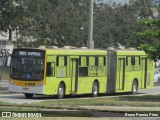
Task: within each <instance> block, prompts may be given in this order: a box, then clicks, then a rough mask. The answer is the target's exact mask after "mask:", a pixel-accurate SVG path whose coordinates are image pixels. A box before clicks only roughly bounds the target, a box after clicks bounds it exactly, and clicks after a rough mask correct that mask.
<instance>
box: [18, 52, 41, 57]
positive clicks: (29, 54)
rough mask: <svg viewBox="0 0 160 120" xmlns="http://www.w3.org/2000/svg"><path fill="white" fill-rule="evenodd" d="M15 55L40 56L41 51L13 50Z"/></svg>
mask: <svg viewBox="0 0 160 120" xmlns="http://www.w3.org/2000/svg"><path fill="white" fill-rule="evenodd" d="M15 55H16V56H32V57H42V56H43V55H42V53H41V52H31V51H15Z"/></svg>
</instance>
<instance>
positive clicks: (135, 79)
mask: <svg viewBox="0 0 160 120" xmlns="http://www.w3.org/2000/svg"><path fill="white" fill-rule="evenodd" d="M134 81H136V82H137V88H138V89H139V79H138V78H134V79H133V81H132V83H133V82H134Z"/></svg>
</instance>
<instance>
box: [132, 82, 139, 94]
mask: <svg viewBox="0 0 160 120" xmlns="http://www.w3.org/2000/svg"><path fill="white" fill-rule="evenodd" d="M137 90H138V83H137V81H135V80H134V81H133V83H132V94H136V93H137Z"/></svg>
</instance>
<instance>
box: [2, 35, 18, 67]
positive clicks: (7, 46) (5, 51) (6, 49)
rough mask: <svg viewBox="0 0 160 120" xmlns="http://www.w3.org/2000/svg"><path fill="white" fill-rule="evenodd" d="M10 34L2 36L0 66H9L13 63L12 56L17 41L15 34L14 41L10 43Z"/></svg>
mask: <svg viewBox="0 0 160 120" xmlns="http://www.w3.org/2000/svg"><path fill="white" fill-rule="evenodd" d="M8 38H9V34H8V33H3V34H0V66H9V65H10V61H11V54H12V51H13V48H14V44H13V41H16V35H15V33H13V34H12V40H13V41H9V40H8Z"/></svg>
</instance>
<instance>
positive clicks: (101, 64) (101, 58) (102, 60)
mask: <svg viewBox="0 0 160 120" xmlns="http://www.w3.org/2000/svg"><path fill="white" fill-rule="evenodd" d="M98 66H104V57H99V61H98Z"/></svg>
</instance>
